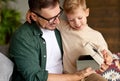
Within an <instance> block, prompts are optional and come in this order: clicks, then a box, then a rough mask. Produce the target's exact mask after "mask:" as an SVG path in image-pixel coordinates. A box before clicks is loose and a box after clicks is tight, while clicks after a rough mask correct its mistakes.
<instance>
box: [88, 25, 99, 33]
mask: <svg viewBox="0 0 120 81" xmlns="http://www.w3.org/2000/svg"><path fill="white" fill-rule="evenodd" d="M88 31H90V32H92V33H95V34H101V32H100V31H99V30H96V29H94V28H92V27H90V26H88Z"/></svg>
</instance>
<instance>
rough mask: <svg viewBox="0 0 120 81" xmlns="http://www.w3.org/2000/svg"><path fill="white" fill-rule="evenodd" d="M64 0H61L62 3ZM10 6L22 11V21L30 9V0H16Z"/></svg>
mask: <svg viewBox="0 0 120 81" xmlns="http://www.w3.org/2000/svg"><path fill="white" fill-rule="evenodd" d="M63 1H64V0H60V4H61V5H62V3H63ZM10 6H11V7H13V8H15V9H17V10H18V11H19V12H20V13H21V22H24V21H25V15H26V12H27V11H28V9H29V8H28V0H16V3H13V2H10Z"/></svg>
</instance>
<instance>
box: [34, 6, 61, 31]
mask: <svg viewBox="0 0 120 81" xmlns="http://www.w3.org/2000/svg"><path fill="white" fill-rule="evenodd" d="M61 12H62V10H61V9H60V7H59V5H58V4H57V5H56V6H55V7H49V8H43V9H41V11H40V12H39V13H38V12H37V13H35V14H36V16H37V17H36V22H37V24H38V25H41V26H42V28H44V29H49V30H54V29H55V28H56V25H58V24H59V23H60V21H59V16H60V14H61Z"/></svg>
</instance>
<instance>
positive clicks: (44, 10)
mask: <svg viewBox="0 0 120 81" xmlns="http://www.w3.org/2000/svg"><path fill="white" fill-rule="evenodd" d="M28 3H29V8H30V11H31V20H32V23H31V24H29V23H28V22H25V23H24V24H23V25H22V26H21V27H20V28H19V29H18V30H17V31H16V32H15V34H14V35H13V38H12V40H11V43H10V50H9V53H10V55H11V59H12V60H13V62H14V64H15V69H14V73H13V81H80V80H81V79H83V78H85V77H87V76H89V75H90V77H88V78H87V79H88V81H106V80H105V79H103V78H102V77H100V76H99V75H97V74H94V72H95V71H94V70H92V69H91V68H87V69H85V70H82V71H79V72H76V73H73V74H62V73H63V66H62V53H63V52H62V44H61V37H60V33H59V31H58V30H57V29H56V25H58V24H59V22H60V21H59V16H60V15H61V13H62V8H60V6H59V0H29V1H28ZM94 75H95V76H94ZM92 77H96V78H95V79H90V78H92ZM98 78H100V79H99V80H98Z"/></svg>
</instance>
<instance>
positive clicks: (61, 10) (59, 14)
mask: <svg viewBox="0 0 120 81" xmlns="http://www.w3.org/2000/svg"><path fill="white" fill-rule="evenodd" d="M31 12H33V13H34V14H36V15H37V16H38V17H40V18H42V19H44V20H46V21H48V22H49V23H52V22H54V21H55V20H56V18H57V17H59V16H61V15H62V12H63V8H62V7H60V12H59V13H58V14H57V15H56V16H54V17H51V18H49V19H48V18H45V17H43V16H41V15H40V14H38V13H37V12H35V11H32V10H31ZM52 19H53V21H52V22H50V20H52Z"/></svg>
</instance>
